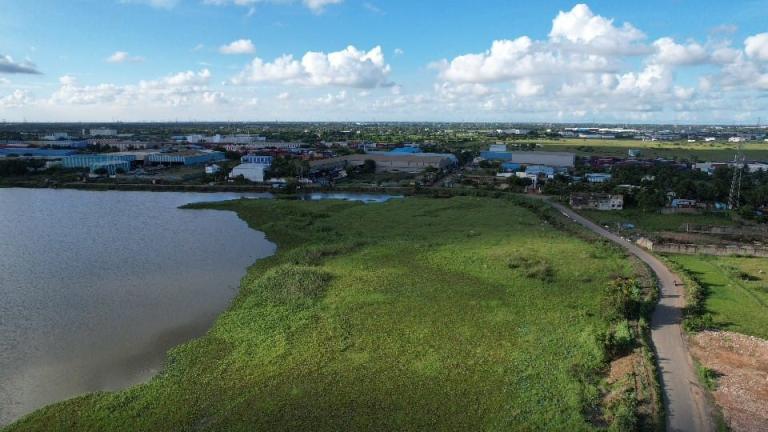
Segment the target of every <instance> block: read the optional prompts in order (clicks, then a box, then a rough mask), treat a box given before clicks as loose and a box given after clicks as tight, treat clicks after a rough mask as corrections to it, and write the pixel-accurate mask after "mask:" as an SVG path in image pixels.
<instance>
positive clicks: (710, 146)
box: [535, 139, 768, 162]
mask: <svg viewBox="0 0 768 432" xmlns="http://www.w3.org/2000/svg"><path fill="white" fill-rule="evenodd" d="M535 142H536V143H539V144H542V145H543V149H544V150H547V151H570V152H575V153H577V154H578V155H579V156H592V155H595V156H617V157H626V156H627V151H628V150H629V149H638V150H641V157H642V158H656V157H662V158H667V159H687V160H697V161H701V162H705V161H716V162H726V161H732V160H733V157H734V156H735V154H736V145H735V144H733V143H727V142H714V143H704V142H696V143H688V142H680V141H655V142H643V141H637V140H584V139H563V140H535ZM744 153H745V155H746V156H747V159H750V160H753V159H754V160H768V143H766V142H750V143H745V144H744Z"/></svg>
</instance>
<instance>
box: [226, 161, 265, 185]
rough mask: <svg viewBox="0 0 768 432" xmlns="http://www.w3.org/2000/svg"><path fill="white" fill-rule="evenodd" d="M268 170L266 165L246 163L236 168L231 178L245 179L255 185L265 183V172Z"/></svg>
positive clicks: (230, 174)
mask: <svg viewBox="0 0 768 432" xmlns="http://www.w3.org/2000/svg"><path fill="white" fill-rule="evenodd" d="M267 168H269V166H268V165H264V164H257V163H244V164H241V165H238V166H236V167H235V168H234V169H233V170H232V172H231V173H229V178H231V179H236V178H238V177H243V178H245V179H246V180H248V181H252V182H254V183H263V182H264V172H265V171H266V170H267Z"/></svg>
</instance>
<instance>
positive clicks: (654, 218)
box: [579, 209, 733, 233]
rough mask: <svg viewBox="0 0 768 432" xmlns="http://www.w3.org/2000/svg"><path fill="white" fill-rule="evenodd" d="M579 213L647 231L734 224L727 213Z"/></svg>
mask: <svg viewBox="0 0 768 432" xmlns="http://www.w3.org/2000/svg"><path fill="white" fill-rule="evenodd" d="M579 213H581V214H583V215H584V216H586V217H588V218H589V219H591V220H593V221H595V222H596V223H599V224H600V225H608V226H609V227H610V228H611V229H615V228H616V224H626V223H631V224H634V225H635V227H636V229H637V230H639V231H642V232H645V233H651V232H656V231H679V230H680V227H681V226H683V225H684V224H686V223H690V224H694V225H732V224H733V220H732V219H731V218H730V217H728V216H727V215H725V214H661V213H658V212H647V211H643V210H639V209H626V210H621V211H598V210H581V211H579Z"/></svg>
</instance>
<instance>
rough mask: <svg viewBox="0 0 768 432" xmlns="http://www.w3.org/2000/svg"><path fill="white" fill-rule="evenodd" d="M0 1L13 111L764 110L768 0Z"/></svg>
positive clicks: (592, 119)
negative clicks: (631, 0)
mask: <svg viewBox="0 0 768 432" xmlns="http://www.w3.org/2000/svg"><path fill="white" fill-rule="evenodd" d="M8 3H9V4H7V5H4V11H3V14H2V16H0V41H2V42H0V119H5V120H6V121H12V122H23V121H24V120H25V119H26V120H27V121H34V122H41V123H44V122H48V123H50V122H60V123H67V122H80V121H85V122H94V123H95V122H98V123H110V122H116V121H123V122H173V121H175V120H177V119H187V120H184V121H203V122H205V121H211V120H198V119H213V118H217V119H220V120H218V121H222V122H234V121H237V122H253V121H254V120H251V119H253V118H261V119H264V118H271V120H268V121H272V122H347V123H350V122H410V121H419V122H456V123H481V122H482V123H508V122H509V120H508V119H510V118H514V119H516V120H515V121H514V122H515V123H549V122H553V123H579V124H593V123H599V124H684V125H732V124H756V123H758V122H759V120H758V119H760V118H763V119H766V122H768V0H735V1H732V2H729V3H728V4H723V3H721V2H716V1H714V0H705V1H700V2H669V1H668V0H649V1H647V2H644V3H642V4H627V3H626V2H611V1H608V0H593V1H591V2H589V3H577V2H574V1H565V0H553V1H551V2H545V3H543V4H528V3H526V4H523V3H519V2H509V1H505V0H487V1H484V2H479V3H478V2H472V3H469V2H451V3H450V4H445V3H443V2H437V1H434V0H426V1H423V2H418V3H415V4H414V3H413V2H407V1H405V0H390V1H387V2H386V3H385V2H383V1H381V0H108V1H100V0H76V6H77V7H72V4H71V3H70V2H61V1H57V0H33V1H30V2H8ZM691 17H695V19H691ZM414 36H417V37H414ZM346 119H368V120H346ZM436 119H437V120H436ZM259 121H265V120H259Z"/></svg>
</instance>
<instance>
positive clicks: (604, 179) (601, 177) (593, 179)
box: [585, 173, 613, 183]
mask: <svg viewBox="0 0 768 432" xmlns="http://www.w3.org/2000/svg"><path fill="white" fill-rule="evenodd" d="M585 178H586V180H587V182H588V183H608V182H610V181H611V179H612V178H613V176H611V175H610V174H603V173H590V174H587V175H586V176H585Z"/></svg>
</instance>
